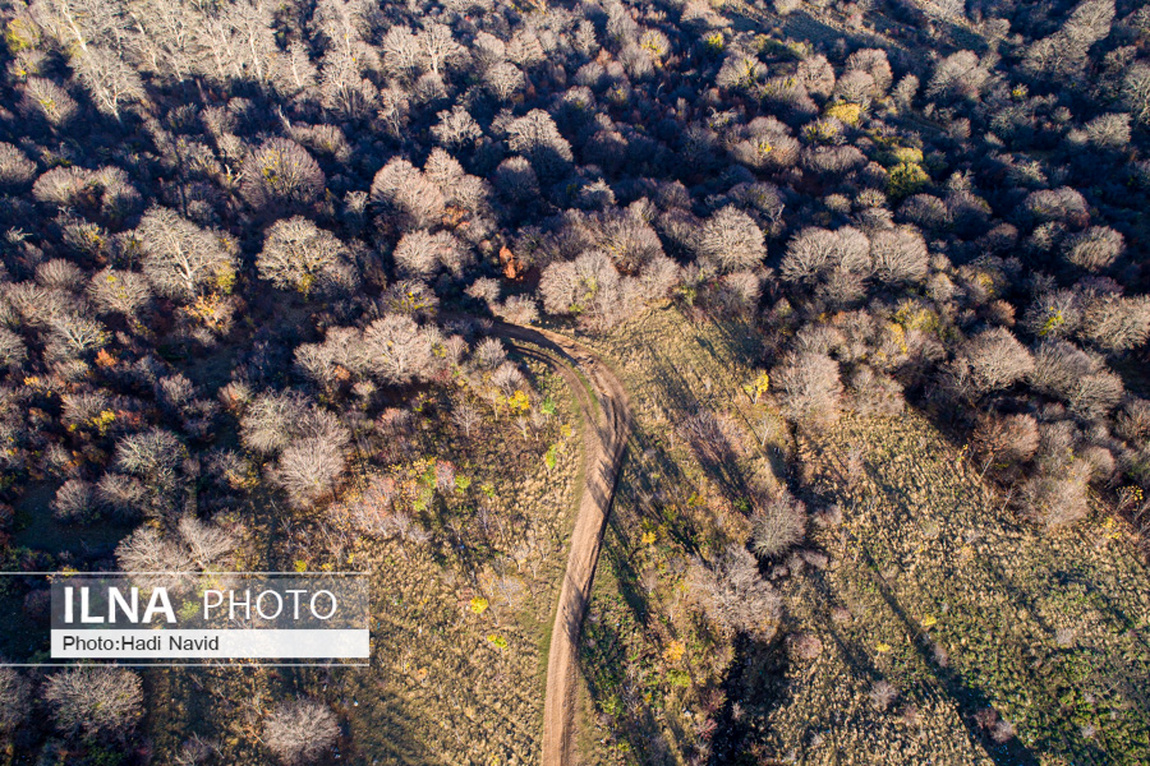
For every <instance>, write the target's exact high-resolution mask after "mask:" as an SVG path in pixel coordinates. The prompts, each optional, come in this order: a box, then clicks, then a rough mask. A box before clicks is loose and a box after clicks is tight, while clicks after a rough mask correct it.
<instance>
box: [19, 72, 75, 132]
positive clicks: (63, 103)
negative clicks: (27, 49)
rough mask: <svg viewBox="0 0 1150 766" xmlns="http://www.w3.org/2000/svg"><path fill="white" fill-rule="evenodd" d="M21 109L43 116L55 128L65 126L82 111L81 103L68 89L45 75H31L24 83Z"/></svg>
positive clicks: (28, 113)
mask: <svg viewBox="0 0 1150 766" xmlns="http://www.w3.org/2000/svg"><path fill="white" fill-rule="evenodd" d="M20 111H22V112H24V114H27V115H30V116H31V115H34V116H38V117H42V118H43V119H44V120H46V121H47V122H48V124H49V125H51V126H52V127H54V128H57V129H59V128H63V127H65V126H66V125H68V124H69V123H70V122H72V120H74V119H75V118H76V116H77V115H78V114H79V113H80V105H79V104H77V103H76V100H75V99H74V98H72V97H71V96H69V95H68V91H66V90H64V89H63V88H61V87H60V86H59V85H57V84H56V83H54V82H52V81H51V80H46V79H44V78H43V77H29V78H28V81H27V82H26V83H24V93H23V97H22V98H21V99H20Z"/></svg>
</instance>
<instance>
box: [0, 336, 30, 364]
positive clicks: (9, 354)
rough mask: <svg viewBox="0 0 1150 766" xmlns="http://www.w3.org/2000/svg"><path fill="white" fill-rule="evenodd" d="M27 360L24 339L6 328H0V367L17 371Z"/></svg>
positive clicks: (26, 348) (26, 347)
mask: <svg viewBox="0 0 1150 766" xmlns="http://www.w3.org/2000/svg"><path fill="white" fill-rule="evenodd" d="M27 360H28V346H27V345H25V343H24V339H23V338H21V337H20V336H19V335H17V334H16V333H14V332H12V331H11V330H9V329H8V328H7V327H0V367H6V368H8V369H9V370H17V369H19V368H20V367H23V366H24V362H26V361H27Z"/></svg>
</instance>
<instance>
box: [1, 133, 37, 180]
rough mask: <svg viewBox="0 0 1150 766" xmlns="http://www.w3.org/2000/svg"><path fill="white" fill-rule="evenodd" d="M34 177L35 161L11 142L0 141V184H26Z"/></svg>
mask: <svg viewBox="0 0 1150 766" xmlns="http://www.w3.org/2000/svg"><path fill="white" fill-rule="evenodd" d="M35 177H36V163H35V162H33V161H32V160H30V159H28V157H27V156H25V155H24V152H22V151H20V150H19V149H17V148H16V147H15V146H13V145H12V144H7V143H3V142H0V186H8V187H22V186H26V185H27V184H28V183H30V182H31V181H32V179H34V178H35Z"/></svg>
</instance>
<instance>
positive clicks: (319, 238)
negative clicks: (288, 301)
mask: <svg viewBox="0 0 1150 766" xmlns="http://www.w3.org/2000/svg"><path fill="white" fill-rule="evenodd" d="M256 266H257V268H259V272H260V277H261V278H263V279H266V280H268V281H269V282H271V283H272V284H274V285H275V286H276V287H279V288H281V289H292V290H296V291H298V292H300V293H302V294H303V295H305V296H307V295H310V294H311V293H312V292H313V291H314V292H318V293H320V294H324V293H330V292H334V291H343V290H347V289H350V288H352V287H353V286H354V284H355V277H356V274H355V270H354V268H353V267H352V265H351V263H350V259H349V255H348V252H347V248H346V247H345V246H344V244H343V243H342V242H340V240H339V239H337V238H336V236H335V235H334V234H332V233H331V232H329V231H325V230H324V229H321V228H319V227H318V226H316V225H315V224H314V223H312V222H311V221H310V220H308V219H307V218H303V217H302V216H295V217H293V218H288V219H286V220H282V221H276V222H275V223H274V224H272V226H271V227H270V228H269V229H268V234H267V238H266V239H265V240H264V247H263V250H261V251H260V254H259V255H258V256H257V257H256Z"/></svg>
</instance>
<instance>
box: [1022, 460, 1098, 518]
mask: <svg viewBox="0 0 1150 766" xmlns="http://www.w3.org/2000/svg"><path fill="white" fill-rule="evenodd" d="M1090 474H1091V466H1090V465H1089V464H1088V463H1086V461H1083V460H1076V461H1073V462H1071V463H1070V464H1069V465H1068V466H1067V467H1066V468H1065V469H1063V470H1041V471H1039V472H1038V473H1037V474H1036V475H1035V476H1033V477H1032V478H1030V479H1028V480H1027V481H1025V482H1024V483H1023V484H1022V486H1021V487H1020V488H1019V493H1018V500H1017V502H1018V505H1019V507H1020V509H1021V511H1022V514H1023V516H1024V517H1025V518H1027V519H1028V520H1030V521H1032V522H1034V523H1036V524H1040V525H1041V526H1043V527H1045V528H1047V529H1053V528H1056V527H1062V526H1066V525H1068V524H1073V523H1074V522H1076V521H1078V520H1079V519H1082V518H1084V517H1085V516H1086V515H1087V514H1088V513H1089V512H1090V497H1089V494H1088V491H1087V482H1089V480H1090Z"/></svg>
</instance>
